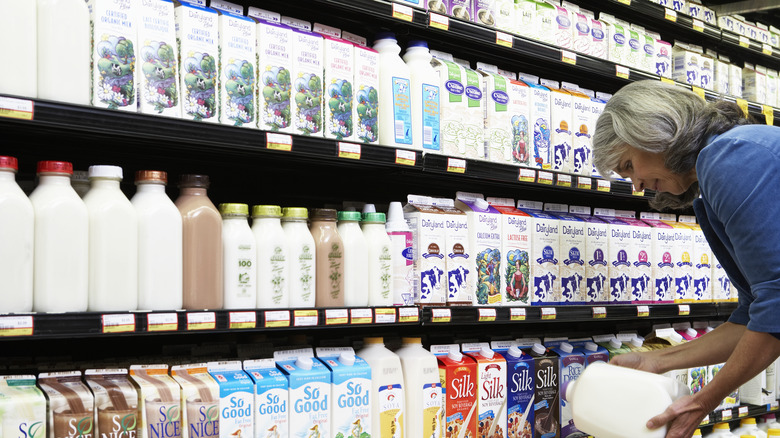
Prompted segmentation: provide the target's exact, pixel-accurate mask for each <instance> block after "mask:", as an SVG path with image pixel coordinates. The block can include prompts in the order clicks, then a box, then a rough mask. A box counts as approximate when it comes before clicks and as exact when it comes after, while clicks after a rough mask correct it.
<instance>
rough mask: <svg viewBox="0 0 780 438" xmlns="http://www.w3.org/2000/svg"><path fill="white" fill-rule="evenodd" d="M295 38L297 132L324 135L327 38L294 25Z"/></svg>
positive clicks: (294, 98)
mask: <svg viewBox="0 0 780 438" xmlns="http://www.w3.org/2000/svg"><path fill="white" fill-rule="evenodd" d="M292 42H293V43H292V48H293V55H292V78H293V79H292V90H293V93H292V101H291V105H292V123H293V126H294V127H295V131H294V132H295V133H296V134H301V135H310V136H315V137H321V136H322V131H323V119H322V91H323V90H322V87H323V85H322V74H323V71H324V57H325V54H324V40H323V38H322V35H320V34H317V33H314V32H309V31H306V30H302V29H295V28H294V29H293V38H292Z"/></svg>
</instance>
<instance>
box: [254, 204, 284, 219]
mask: <svg viewBox="0 0 780 438" xmlns="http://www.w3.org/2000/svg"><path fill="white" fill-rule="evenodd" d="M252 217H282V207H280V206H278V205H255V206H252Z"/></svg>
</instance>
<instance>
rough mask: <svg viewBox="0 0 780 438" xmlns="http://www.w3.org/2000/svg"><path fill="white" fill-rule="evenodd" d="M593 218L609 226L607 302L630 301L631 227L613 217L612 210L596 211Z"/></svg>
mask: <svg viewBox="0 0 780 438" xmlns="http://www.w3.org/2000/svg"><path fill="white" fill-rule="evenodd" d="M594 216H597V217H599V218H600V219H602V220H603V221H605V222H606V223H608V224H609V265H608V266H609V302H610V303H612V304H616V303H628V302H630V301H631V299H630V295H631V289H630V288H631V281H630V280H631V277H630V275H631V262H630V261H629V254H630V253H631V232H632V231H633V227H632V226H631V225H629V224H628V223H626V222H624V221H623V220H621V219H618V218H616V217H615V212H614V210H610V209H596V211H594Z"/></svg>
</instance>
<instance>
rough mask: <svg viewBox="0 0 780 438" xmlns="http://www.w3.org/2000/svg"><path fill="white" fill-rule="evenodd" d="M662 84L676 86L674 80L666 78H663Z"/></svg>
mask: <svg viewBox="0 0 780 438" xmlns="http://www.w3.org/2000/svg"><path fill="white" fill-rule="evenodd" d="M661 82H666V83H667V84H672V85H674V81H673V80H671V79H669V78H665V77H661Z"/></svg>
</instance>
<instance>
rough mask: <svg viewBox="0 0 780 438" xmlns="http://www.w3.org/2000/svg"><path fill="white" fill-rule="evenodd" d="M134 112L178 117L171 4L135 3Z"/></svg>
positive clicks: (161, 1)
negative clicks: (135, 81)
mask: <svg viewBox="0 0 780 438" xmlns="http://www.w3.org/2000/svg"><path fill="white" fill-rule="evenodd" d="M136 8H137V11H138V39H137V41H138V73H137V76H138V91H139V93H138V111H139V112H142V113H144V114H160V115H163V116H168V117H176V118H178V117H181V94H180V93H179V91H180V88H179V69H178V59H179V50H178V44H176V18H175V16H174V12H173V2H172V1H171V0H159V1H151V2H137V3H136Z"/></svg>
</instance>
